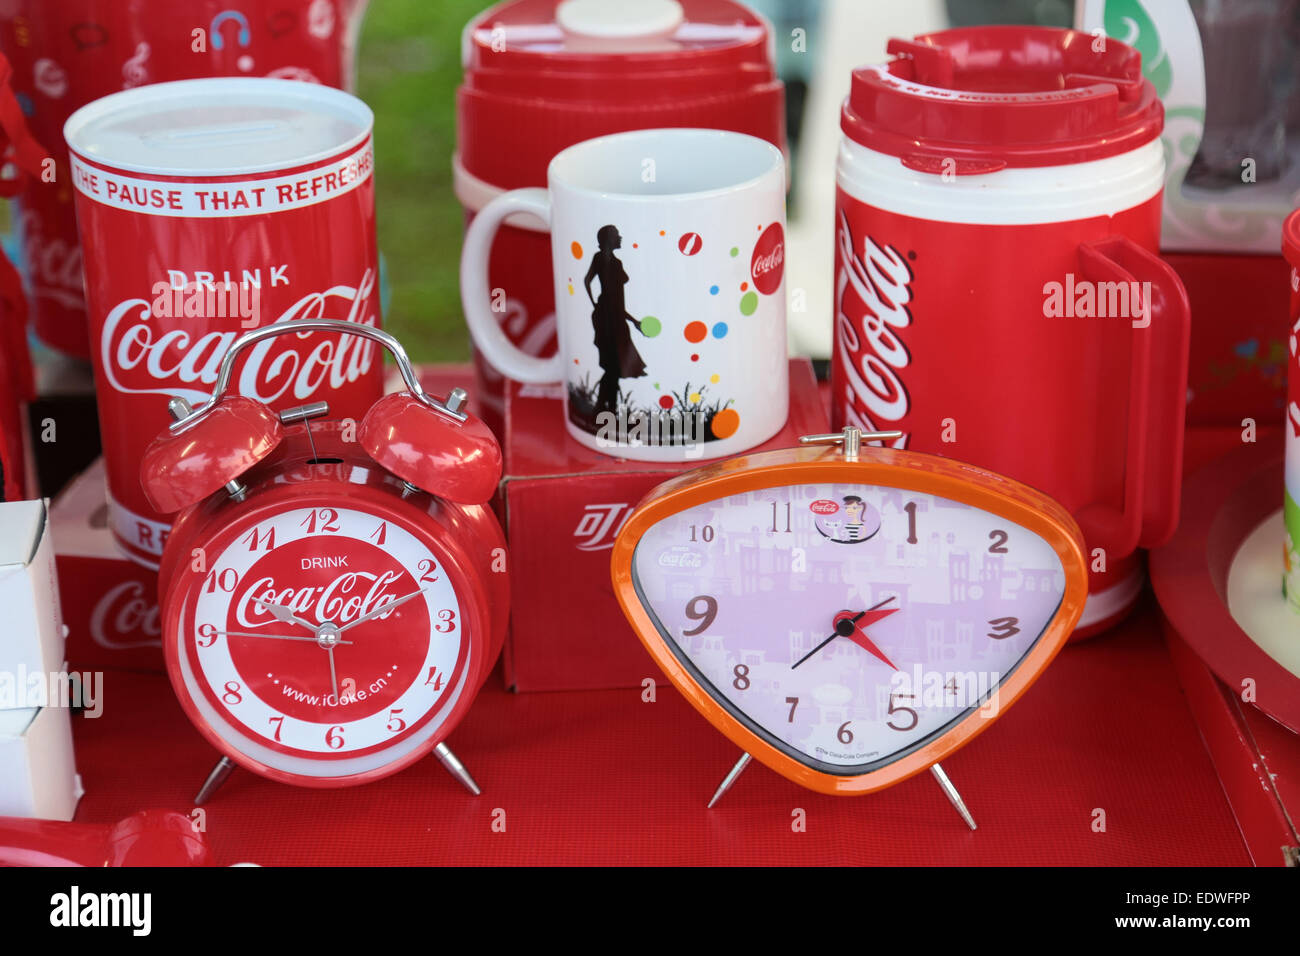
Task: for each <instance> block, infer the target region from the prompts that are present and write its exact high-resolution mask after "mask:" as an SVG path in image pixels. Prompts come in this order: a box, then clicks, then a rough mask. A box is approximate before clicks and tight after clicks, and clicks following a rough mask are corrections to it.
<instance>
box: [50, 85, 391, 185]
mask: <svg viewBox="0 0 1300 956" xmlns="http://www.w3.org/2000/svg"><path fill="white" fill-rule="evenodd" d="M373 126H374V114H373V113H372V112H371V111H370V107H368V106H366V104H365V103H363V102H361V100H359V99H357V98H356V97H355V96H352V95H351V94H349V93H344V92H343V91H342V90H336V89H333V88H332V87H328V86H321V85H319V84H316V83H303V82H299V81H297V80H280V79H268V78H263V77H216V78H211V79H198V80H178V81H176V82H172V83H156V84H153V85H152V86H141V87H137V88H135V89H132V90H125V91H123V92H121V93H113V94H110V95H109V96H105V97H103V98H102V99H98V100H95V101H93V102H91V103H88V104H87V105H85V106H83V107H82V108H81V109H79V110H77V111H76V112H75V113H73V114H72V115H71V116H70V117H68V121H67V123H65V124H64V126H63V137H64V139H65V140H67V143H68V147H69V148H70V149H71V150H72V151H73V152H75V153H76V154H78V155H80V156H83V157H85V158H86V159H91V160H95V161H97V162H100V163H103V164H104V165H105V166H110V167H113V168H116V169H122V170H126V171H131V172H137V173H144V174H148V175H155V176H229V175H238V174H243V173H258V172H267V171H272V170H277V169H286V168H290V167H293V166H299V165H308V164H311V163H314V162H318V161H320V160H324V159H328V158H329V157H330V156H333V155H336V154H337V153H339V152H342V151H344V150H347V149H350V148H353V147H355V146H357V145H359V144H360V143H361V142H362V141H363V140H365V138H366V136H368V135H369V134H370V131H371V128H372V127H373Z"/></svg>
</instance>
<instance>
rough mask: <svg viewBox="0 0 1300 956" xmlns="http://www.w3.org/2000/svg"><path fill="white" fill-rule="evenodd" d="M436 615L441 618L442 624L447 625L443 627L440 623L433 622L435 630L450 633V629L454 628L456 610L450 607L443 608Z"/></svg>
mask: <svg viewBox="0 0 1300 956" xmlns="http://www.w3.org/2000/svg"><path fill="white" fill-rule="evenodd" d="M438 617H439V618H440V619H441V620H442V622H443V624H446V625H447V626H446V627H443V626H442V624H435V625H433V629H434V630H435V631H441V632H442V633H443V634H450V633H451V632H452V631H454V630H456V612H455V611H453V610H452V609H451V608H449V607H445V608H443V609H442V610H441V611H439V612H438Z"/></svg>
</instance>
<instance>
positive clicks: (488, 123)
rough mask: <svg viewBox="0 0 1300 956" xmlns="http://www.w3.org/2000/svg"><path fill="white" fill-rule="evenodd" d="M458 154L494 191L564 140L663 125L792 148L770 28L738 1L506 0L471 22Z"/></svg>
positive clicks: (543, 161) (524, 178) (540, 177)
mask: <svg viewBox="0 0 1300 956" xmlns="http://www.w3.org/2000/svg"><path fill="white" fill-rule="evenodd" d="M461 61H462V65H463V67H464V71H465V77H464V83H463V84H462V85H461V87H460V90H459V91H458V93H457V127H458V129H457V138H458V150H459V162H460V164H461V165H462V166H463V167H464V169H465V170H466V171H467V172H469V173H470V174H472V175H473V176H474V177H475V178H477V179H479V180H482V181H484V182H486V183H490V184H491V185H492V186H494V187H496V188H498V189H514V188H517V187H521V186H537V185H540V184H541V183H543V182H545V181H546V166H547V163H549V162H550V160H551V157H553V156H554V155H555V154H556V153H558V152H559V151H560V150H562V149H564V148H566V147H568V146H572V145H573V144H574V143H578V142H581V141H583V140H585V139H591V138H593V137H595V136H601V135H605V134H607V133H615V132H622V131H625V130H633V129H647V128H651V127H660V126H690V127H703V128H712V129H727V130H734V131H736V132H741V133H748V134H750V135H752V136H758V137H760V138H762V139H766V140H767V141H768V142H770V143H773V144H774V145H776V146H778V147H780V148H784V146H785V102H784V92H783V87H782V84H781V81H780V80H779V79H777V76H776V68H775V51H774V48H773V46H772V34H771V29H770V27H769V25H768V23H767V21H766V20H764V19H763V18H762V17H761V16H759V15H758V14H756V13H754V12H753V11H752V10H750V9H748V8H747V7H745V6H744V5H743V4H741V3H737V2H735V0H621V2H619V3H611V2H609V0H563V2H561V3H559V4H557V3H556V2H555V0H508V2H505V3H499V4H497V5H496V6H494V7H492V8H491V9H489V10H487V11H485V12H483V13H482V14H480V15H479V16H478V17H476V18H475V19H473V20H471V21H470V23H469V24H468V25H467V26H466V27H465V31H464V34H463V36H462V41H461Z"/></svg>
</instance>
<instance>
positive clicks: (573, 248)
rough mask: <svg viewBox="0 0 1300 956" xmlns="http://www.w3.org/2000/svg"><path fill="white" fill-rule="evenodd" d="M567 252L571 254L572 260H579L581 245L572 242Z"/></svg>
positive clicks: (575, 241)
mask: <svg viewBox="0 0 1300 956" xmlns="http://www.w3.org/2000/svg"><path fill="white" fill-rule="evenodd" d="M569 251H570V252H572V253H573V258H575V259H581V258H582V243H580V242H578V241H577V240H574V242H573V243H572V244H571V245H570V246H569Z"/></svg>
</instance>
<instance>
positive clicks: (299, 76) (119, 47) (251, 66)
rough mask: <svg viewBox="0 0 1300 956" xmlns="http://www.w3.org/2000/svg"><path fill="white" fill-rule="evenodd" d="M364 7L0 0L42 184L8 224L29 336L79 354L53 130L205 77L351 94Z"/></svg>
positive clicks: (68, 221)
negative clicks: (46, 154) (126, 99)
mask: <svg viewBox="0 0 1300 956" xmlns="http://www.w3.org/2000/svg"><path fill="white" fill-rule="evenodd" d="M365 6H366V0H240V2H239V3H238V4H232V3H230V2H229V0H185V2H183V3H180V2H177V0H3V2H0V50H2V51H3V52H4V54H5V55H6V56H7V57H9V60H10V62H12V63H13V67H14V77H13V81H12V85H13V88H14V91H15V93H17V94H18V99H19V102H20V103H21V104H22V108H23V111H24V113H25V114H26V115H27V117H28V122H29V123H30V124H31V127H32V130H33V132H34V133H35V134H36V138H37V139H38V140H39V141H40V142H41V143H42V144H43V145H45V146H46V147H47V148H48V149H50V150H53V151H54V155H55V158H56V160H57V163H58V165H57V173H56V175H55V176H54V178H53V180H49V179H40V178H38V179H33V180H31V181H30V182H28V184H27V186H26V188H25V189H24V190H23V193H22V196H21V197H20V199H19V210H18V213H17V215H16V217H15V219H16V225H17V229H16V231H17V234H18V239H19V243H20V245H21V247H22V252H23V259H24V272H25V275H26V279H27V291H28V297H29V299H30V302H31V307H32V317H33V326H34V329H35V331H36V335H37V337H38V338H40V339H41V341H42V342H44V343H45V344H46V345H49V346H51V347H53V348H56V349H58V350H59V351H61V352H64V353H66V354H69V355H73V356H76V357H78V358H83V359H84V358H89V357H90V344H89V340H88V339H87V332H86V303H85V299H84V297H83V294H82V286H81V250H80V248H79V247H78V246H77V222H76V217H75V215H74V213H73V189H72V179H71V176H70V175H69V172H68V154H67V152H66V151H65V150H64V148H63V124H64V123H65V122H66V121H67V119H68V117H69V116H71V115H72V113H73V111H74V110H76V109H78V108H79V107H82V106H85V105H86V104H87V103H89V102H91V101H92V100H95V99H98V98H99V97H101V96H107V95H109V94H110V93H115V92H118V91H119V90H129V89H134V88H135V87H138V86H144V85H146V84H149V83H161V82H166V81H170V80H187V79H196V78H199V77H208V76H270V77H276V78H280V79H294V80H304V81H306V82H310V83H323V84H325V85H326V86H334V87H338V88H341V89H351V86H352V78H353V73H354V69H353V60H354V52H355V49H356V41H357V34H358V32H359V30H360V27H361V19H362V14H363V13H364V11H365Z"/></svg>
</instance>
